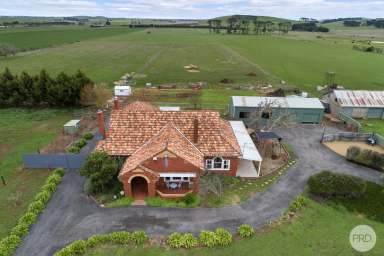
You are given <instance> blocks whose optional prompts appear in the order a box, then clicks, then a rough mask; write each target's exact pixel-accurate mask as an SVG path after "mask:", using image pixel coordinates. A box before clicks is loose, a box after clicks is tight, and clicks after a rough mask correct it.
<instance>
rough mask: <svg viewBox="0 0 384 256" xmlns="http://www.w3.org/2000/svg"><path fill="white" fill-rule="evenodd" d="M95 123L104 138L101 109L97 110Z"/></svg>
mask: <svg viewBox="0 0 384 256" xmlns="http://www.w3.org/2000/svg"><path fill="white" fill-rule="evenodd" d="M97 123H98V126H99V133H100V134H101V135H102V136H103V138H104V139H105V137H106V136H105V123H104V112H103V111H102V110H99V111H97Z"/></svg>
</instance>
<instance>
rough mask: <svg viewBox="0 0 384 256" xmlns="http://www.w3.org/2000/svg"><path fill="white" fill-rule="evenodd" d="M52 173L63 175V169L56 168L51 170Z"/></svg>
mask: <svg viewBox="0 0 384 256" xmlns="http://www.w3.org/2000/svg"><path fill="white" fill-rule="evenodd" d="M53 174H55V175H59V176H60V177H63V176H64V174H65V171H64V169H63V168H57V169H55V170H54V171H53Z"/></svg>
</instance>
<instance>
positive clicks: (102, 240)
mask: <svg viewBox="0 0 384 256" xmlns="http://www.w3.org/2000/svg"><path fill="white" fill-rule="evenodd" d="M147 241H148V236H147V234H146V233H145V232H144V231H135V232H132V233H129V232H126V231H119V232H113V233H110V234H103V235H93V236H91V237H89V238H88V239H87V240H78V241H75V242H73V243H71V244H69V245H67V246H66V247H64V248H63V249H61V250H59V251H57V252H56V253H55V254H54V256H74V255H82V254H84V253H85V252H86V251H87V249H89V248H93V247H95V246H98V245H102V244H107V243H112V244H118V245H123V244H135V245H141V244H144V243H145V242H147Z"/></svg>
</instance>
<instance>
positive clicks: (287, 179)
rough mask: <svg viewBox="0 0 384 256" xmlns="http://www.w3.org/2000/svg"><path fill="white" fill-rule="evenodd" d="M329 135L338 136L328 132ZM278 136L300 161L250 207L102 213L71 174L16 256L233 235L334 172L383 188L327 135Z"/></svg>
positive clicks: (299, 131) (313, 130)
mask: <svg viewBox="0 0 384 256" xmlns="http://www.w3.org/2000/svg"><path fill="white" fill-rule="evenodd" d="M328 131H336V130H332V129H331V128H328ZM277 132H278V133H279V134H280V135H281V136H282V137H283V138H284V140H285V141H287V142H288V143H289V144H291V145H292V147H293V148H294V150H295V152H296V154H297V155H298V157H299V160H298V161H297V163H296V165H294V166H293V167H292V168H291V169H290V170H289V171H287V172H286V173H285V174H283V175H282V176H281V177H280V178H279V179H278V180H277V181H276V182H275V183H274V184H272V185H271V186H270V187H269V188H268V189H267V190H266V191H265V192H262V193H259V194H257V195H255V196H254V197H252V198H251V199H249V200H248V201H246V202H244V203H242V204H240V205H235V206H228V207H223V208H193V209H178V208H176V209H170V208H153V207H145V206H135V207H122V208H110V209H108V208H100V207H99V206H98V205H97V204H95V203H94V202H93V201H92V200H91V199H89V198H88V197H87V196H85V195H84V194H83V193H82V190H83V183H84V178H82V177H81V176H79V174H78V173H77V172H75V171H70V172H68V173H67V174H66V175H65V176H64V178H63V181H62V183H61V184H60V185H59V186H58V189H57V191H56V193H55V194H54V195H53V197H52V199H51V201H50V202H49V203H48V206H47V208H46V209H45V211H44V212H43V213H42V214H41V215H40V216H39V218H38V221H37V223H36V224H35V225H34V226H33V227H32V229H31V231H30V233H29V235H28V236H27V237H26V238H25V239H24V242H23V244H22V245H21V247H19V249H18V250H17V252H16V255H25V256H29V255H43V256H44V255H47V256H48V255H52V254H53V253H54V252H55V251H56V250H58V249H60V248H61V247H63V246H65V245H66V244H68V243H70V242H72V241H74V240H78V239H84V238H87V237H89V236H91V235H93V234H97V233H108V232H112V231H119V230H128V231H133V230H139V229H140V230H145V231H146V232H148V234H152V235H153V234H164V235H166V234H169V233H171V232H174V231H179V232H193V233H199V232H200V231H201V230H202V229H214V228H216V227H225V228H228V229H230V230H232V231H234V230H235V228H236V227H237V226H239V225H240V224H243V223H248V224H252V225H253V226H255V227H258V226H261V225H263V224H265V223H267V222H268V221H270V220H273V219H276V218H279V217H280V216H281V214H282V213H283V212H284V211H285V210H286V208H287V207H288V206H289V204H290V202H291V201H292V200H293V199H294V198H295V197H297V196H298V195H299V194H300V193H302V192H303V190H304V188H305V185H306V182H307V179H308V178H309V177H310V176H311V175H312V174H314V173H316V172H319V171H321V170H330V171H335V172H339V173H346V174H350V175H354V176H358V177H361V178H363V179H365V180H368V181H373V182H376V183H380V173H379V172H377V171H374V170H371V169H368V168H364V167H361V166H358V165H355V164H353V163H349V162H347V161H345V160H344V158H342V157H340V156H338V155H336V154H334V153H333V152H331V151H330V150H328V149H327V148H326V147H324V146H323V145H321V144H320V139H321V135H322V133H323V129H322V128H321V127H319V126H314V125H305V126H299V127H295V128H291V129H284V130H277Z"/></svg>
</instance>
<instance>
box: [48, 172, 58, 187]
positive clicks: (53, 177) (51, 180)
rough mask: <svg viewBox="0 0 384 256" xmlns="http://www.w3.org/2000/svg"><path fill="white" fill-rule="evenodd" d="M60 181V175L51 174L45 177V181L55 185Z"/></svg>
mask: <svg viewBox="0 0 384 256" xmlns="http://www.w3.org/2000/svg"><path fill="white" fill-rule="evenodd" d="M60 181H61V176H59V175H56V174H53V175H51V176H49V177H48V178H47V181H46V183H49V184H54V185H57V184H59V183H60Z"/></svg>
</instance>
